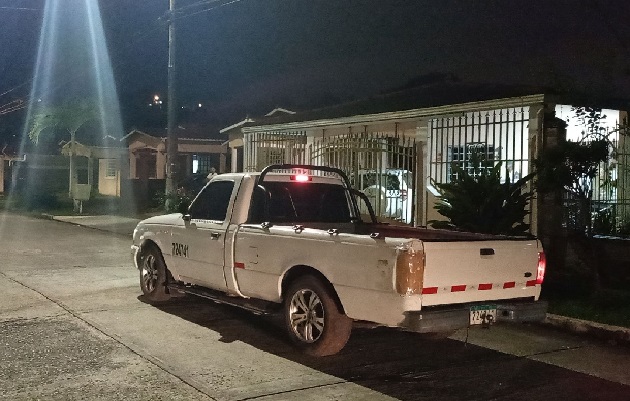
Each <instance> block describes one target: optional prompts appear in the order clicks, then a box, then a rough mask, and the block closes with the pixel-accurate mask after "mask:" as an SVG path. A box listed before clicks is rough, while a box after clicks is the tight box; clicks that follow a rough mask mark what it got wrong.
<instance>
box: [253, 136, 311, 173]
mask: <svg viewBox="0 0 630 401" xmlns="http://www.w3.org/2000/svg"><path fill="white" fill-rule="evenodd" d="M306 141H307V139H306V133H305V132H304V131H295V132H255V133H251V134H246V135H245V136H244V140H243V142H244V144H243V148H244V149H243V159H244V163H243V171H260V170H262V169H263V168H264V167H265V166H268V165H270V164H282V163H294V164H306V161H307V160H308V158H307V157H306Z"/></svg>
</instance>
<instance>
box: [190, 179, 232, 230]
mask: <svg viewBox="0 0 630 401" xmlns="http://www.w3.org/2000/svg"><path fill="white" fill-rule="evenodd" d="M233 188H234V182H233V181H215V182H212V183H211V184H210V185H208V186H207V187H206V188H205V189H204V190H203V191H201V193H199V195H198V196H197V198H196V199H195V201H194V202H193V203H192V205H190V215H191V216H192V218H193V219H201V220H217V221H224V220H225V217H226V215H227V210H228V205H229V203H230V198H231V197H232V189H233Z"/></svg>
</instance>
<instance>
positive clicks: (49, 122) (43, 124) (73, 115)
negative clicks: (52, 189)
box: [28, 100, 99, 198]
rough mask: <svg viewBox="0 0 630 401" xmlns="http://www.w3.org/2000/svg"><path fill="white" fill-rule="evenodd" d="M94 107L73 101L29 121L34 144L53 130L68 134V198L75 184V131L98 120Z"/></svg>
mask: <svg viewBox="0 0 630 401" xmlns="http://www.w3.org/2000/svg"><path fill="white" fill-rule="evenodd" d="M98 116H99V111H98V108H97V107H96V105H95V104H94V103H93V102H91V101H88V100H81V101H74V102H69V103H66V104H64V105H62V106H50V107H45V108H43V109H42V110H39V111H38V112H37V113H35V114H33V116H32V117H31V119H30V121H29V131H28V137H29V138H30V139H31V141H32V142H33V143H35V144H37V143H39V141H40V137H41V136H42V135H45V134H47V133H52V132H54V131H55V130H66V131H67V132H68V133H69V134H70V183H69V189H68V195H69V197H71V198H73V195H74V184H75V183H76V177H77V174H76V161H75V154H74V153H75V143H76V134H77V131H78V130H79V129H80V128H81V127H83V126H84V125H85V124H86V123H88V122H90V121H94V120H96V119H98Z"/></svg>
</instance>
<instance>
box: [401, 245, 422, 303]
mask: <svg viewBox="0 0 630 401" xmlns="http://www.w3.org/2000/svg"><path fill="white" fill-rule="evenodd" d="M424 263H425V259H424V251H422V250H415V249H413V248H412V247H407V248H399V249H398V257H397V258H396V292H398V293H399V294H400V295H412V294H422V284H423V281H424Z"/></svg>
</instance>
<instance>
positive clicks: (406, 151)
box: [309, 132, 417, 224]
mask: <svg viewBox="0 0 630 401" xmlns="http://www.w3.org/2000/svg"><path fill="white" fill-rule="evenodd" d="M309 154H310V158H311V163H312V164H318V165H325V166H332V167H337V168H339V169H341V170H343V171H344V172H345V173H346V174H347V175H348V177H349V178H350V180H351V182H352V185H353V186H354V188H355V189H357V190H359V191H362V192H363V193H365V194H366V195H367V196H368V198H369V199H370V203H371V204H372V206H373V208H374V211H375V212H376V215H377V216H378V217H380V218H381V219H388V220H392V221H396V222H401V223H406V224H414V222H415V200H416V198H417V197H416V194H415V190H414V183H415V182H416V180H415V171H416V168H415V165H416V144H415V139H414V138H410V137H403V136H391V135H387V134H384V133H367V132H364V133H349V134H345V135H339V136H334V137H330V138H318V139H316V140H315V141H314V143H313V144H312V145H311V146H310V148H309ZM360 205H361V209H362V212H364V213H367V207H366V206H365V205H363V204H362V203H360Z"/></svg>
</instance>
